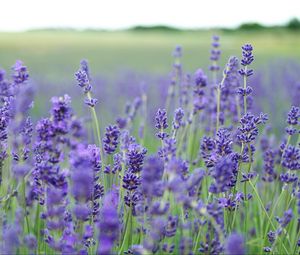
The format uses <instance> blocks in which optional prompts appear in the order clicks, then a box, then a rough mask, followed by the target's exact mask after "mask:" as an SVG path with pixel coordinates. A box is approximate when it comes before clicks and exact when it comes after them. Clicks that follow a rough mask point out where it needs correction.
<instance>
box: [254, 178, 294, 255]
mask: <svg viewBox="0 0 300 255" xmlns="http://www.w3.org/2000/svg"><path fill="white" fill-rule="evenodd" d="M249 184H250V186H251V187H252V189H253V191H254V194H255V196H256V198H257V199H258V202H259V203H260V206H261V208H262V209H263V211H264V213H265V215H266V216H267V219H268V221H269V223H270V225H271V226H272V228H273V230H274V231H275V230H276V227H275V226H274V224H273V222H272V219H271V218H270V216H269V214H268V212H267V210H266V208H265V206H264V204H263V202H262V200H261V198H260V195H259V194H258V192H257V189H256V188H255V186H254V185H253V183H252V182H251V180H249ZM278 238H279V239H280V241H281V242H282V246H283V248H284V250H285V252H286V254H289V252H288V250H287V248H286V247H285V245H284V243H283V240H281V238H280V237H279V236H278Z"/></svg>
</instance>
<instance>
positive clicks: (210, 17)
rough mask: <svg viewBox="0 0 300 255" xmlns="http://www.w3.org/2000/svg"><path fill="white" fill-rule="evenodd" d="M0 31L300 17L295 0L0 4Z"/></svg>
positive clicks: (6, 0) (11, 0)
mask: <svg viewBox="0 0 300 255" xmlns="http://www.w3.org/2000/svg"><path fill="white" fill-rule="evenodd" d="M0 8H1V9H0V10H1V11H0V30H1V31H20V30H26V29H32V28H45V27H71V28H104V29H120V28H127V27H131V26H135V25H170V26H176V27H180V28H203V27H215V26H217V27H220V26H221V27H234V26H237V25H239V24H241V23H243V22H253V21H255V22H260V23H263V24H266V25H274V24H280V23H284V22H287V21H288V20H289V19H290V18H292V17H298V18H300V0H248V1H246V0H173V1H172V0H149V1H145V0H106V1H104V0H81V1H78V0H0Z"/></svg>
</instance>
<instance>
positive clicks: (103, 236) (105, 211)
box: [97, 192, 119, 255]
mask: <svg viewBox="0 0 300 255" xmlns="http://www.w3.org/2000/svg"><path fill="white" fill-rule="evenodd" d="M117 201H118V198H117V195H116V193H115V192H110V193H108V194H107V195H106V196H105V198H104V202H103V207H102V210H101V217H100V219H101V220H100V222H99V229H100V234H99V247H98V252H97V254H99V255H102V254H103V255H106V254H111V250H112V248H113V245H114V242H115V241H116V239H117V238H118V235H119V219H118V213H117Z"/></svg>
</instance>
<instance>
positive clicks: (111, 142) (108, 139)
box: [103, 125, 120, 154]
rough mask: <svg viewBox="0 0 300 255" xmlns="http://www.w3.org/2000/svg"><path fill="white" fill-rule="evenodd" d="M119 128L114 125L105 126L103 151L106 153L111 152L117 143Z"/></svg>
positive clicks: (114, 149)
mask: <svg viewBox="0 0 300 255" xmlns="http://www.w3.org/2000/svg"><path fill="white" fill-rule="evenodd" d="M119 137H120V130H119V128H118V127H117V126H116V125H114V126H108V127H107V128H106V133H105V138H104V139H103V144H104V151H105V152H106V153H107V154H113V153H114V152H115V151H116V149H117V147H118V144H119Z"/></svg>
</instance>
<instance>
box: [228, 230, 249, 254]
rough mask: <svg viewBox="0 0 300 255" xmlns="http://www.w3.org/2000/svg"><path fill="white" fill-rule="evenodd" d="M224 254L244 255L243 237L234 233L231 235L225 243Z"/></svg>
mask: <svg viewBox="0 0 300 255" xmlns="http://www.w3.org/2000/svg"><path fill="white" fill-rule="evenodd" d="M225 253H226V254H230V255H244V254H246V251H245V241H244V238H243V236H241V235H239V234H236V233H233V234H231V235H230V236H229V237H228V239H227V241H226V245H225Z"/></svg>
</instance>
